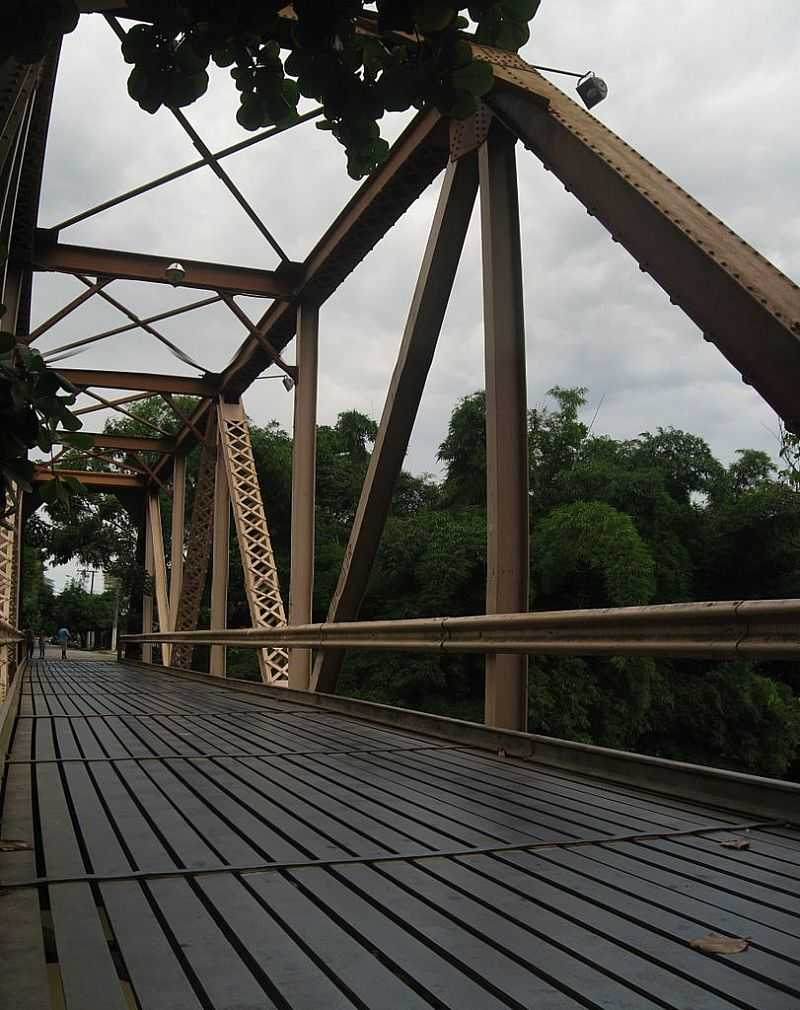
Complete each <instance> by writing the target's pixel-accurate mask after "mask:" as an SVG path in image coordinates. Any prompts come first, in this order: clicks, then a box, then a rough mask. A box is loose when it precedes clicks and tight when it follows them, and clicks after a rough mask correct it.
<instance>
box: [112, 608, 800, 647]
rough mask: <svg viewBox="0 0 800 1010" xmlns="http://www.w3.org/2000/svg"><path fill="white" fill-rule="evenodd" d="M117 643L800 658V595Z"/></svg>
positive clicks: (129, 638)
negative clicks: (791, 597) (782, 598)
mask: <svg viewBox="0 0 800 1010" xmlns="http://www.w3.org/2000/svg"><path fill="white" fill-rule="evenodd" d="M121 642H123V643H131V644H132V643H138V642H151V643H159V642H160V643H177V642H191V643H193V644H194V645H227V646H246V647H251V648H259V647H264V646H267V645H271V646H275V645H282V646H287V647H289V648H306V649H307V648H314V649H375V650H387V651H400V652H422V651H437V652H452V653H458V652H461V653H464V652H469V653H527V654H529V655H541V656H548V655H569V654H571V655H607V656H674V657H681V656H684V657H689V656H693V657H694V656H696V657H714V658H726V657H727V658H729V657H732V656H751V657H762V658H766V659H780V658H797V657H799V656H800V600H733V601H727V602H709V603H676V604H658V605H655V606H645V607H617V608H607V609H603V610H561V611H540V612H533V613H522V614H491V615H489V614H483V615H480V616H477V617H432V618H416V619H410V620H394V621H353V622H348V623H340V624H305V625H297V626H286V627H277V628H275V627H269V628H267V627H265V628H236V629H227V630H216V631H214V630H211V631H184V632H176V631H172V632H153V633H149V634H137V635H123V636H121Z"/></svg>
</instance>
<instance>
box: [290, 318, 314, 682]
mask: <svg viewBox="0 0 800 1010" xmlns="http://www.w3.org/2000/svg"><path fill="white" fill-rule="evenodd" d="M318 337H319V306H317V305H310V304H308V303H305V302H303V303H301V304H300V306H299V308H298V310H297V358H296V365H297V384H296V385H295V389H294V428H293V436H294V437H293V449H292V558H291V574H290V581H289V623H290V624H310V623H311V619H312V605H313V597H314V506H315V502H316V466H317V358H318V354H317V351H318ZM310 683H311V650H310V649H290V650H289V687H294V688H298V689H301V690H307V689H308V687H309V684H310Z"/></svg>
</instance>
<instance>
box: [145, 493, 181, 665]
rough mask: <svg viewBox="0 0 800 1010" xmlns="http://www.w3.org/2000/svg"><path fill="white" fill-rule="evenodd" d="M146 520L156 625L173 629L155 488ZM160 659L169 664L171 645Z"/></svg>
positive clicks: (162, 534)
mask: <svg viewBox="0 0 800 1010" xmlns="http://www.w3.org/2000/svg"><path fill="white" fill-rule="evenodd" d="M147 521H148V531H149V539H150V542H151V543H152V552H153V558H152V566H153V587H154V589H155V600H156V614H157V616H158V627H159V629H160V630H161V631H174V630H175V626H174V624H173V620H172V612H171V609H170V605H169V592H168V589H167V560H166V555H165V554H164V527H163V525H162V522H161V499H160V497H159V493H158V491H157V490H155V491H149V492H148V494H147ZM161 661H162V663H163V664H164V666H170V665H171V661H172V646H171V645H165V646H164V647H163V648H162V650H161Z"/></svg>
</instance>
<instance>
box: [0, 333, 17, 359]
mask: <svg viewBox="0 0 800 1010" xmlns="http://www.w3.org/2000/svg"><path fill="white" fill-rule="evenodd" d="M16 345H17V338H16V337H15V336H14V334H13V333H8V332H7V331H6V330H0V354H8V352H9V351H13V350H14V348H15V347H16Z"/></svg>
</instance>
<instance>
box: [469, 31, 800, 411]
mask: <svg viewBox="0 0 800 1010" xmlns="http://www.w3.org/2000/svg"><path fill="white" fill-rule="evenodd" d="M476 48H477V51H478V52H479V54H481V55H486V56H488V57H489V58H491V59H492V60H493V62H494V66H495V76H496V78H497V80H498V82H500V87H498V88H497V90H496V91H495V92H493V94H492V95H491V96H490V98H489V104H490V105H491V107H492V109H493V111H494V112H495V115H497V116H498V117H499V118H500V119H501V120H502V121H503V122H504V123H506V124H507V125H508V126H509V128H511V129H513V130H514V132H516V133H517V134H518V135H519V136H520V137H521V139H522V140H523V142H524V143H525V146H526V147H528V148H529V150H531V151H532V152H533V153H534V154H535V155H536V156H537V157H538V158H540V160H541V161H542V163H543V164H544V165H545V167H546V168H548V169H549V170H550V171H552V172H553V173H554V174H555V175H556V176H557V177H558V178H559V179H560V180H561V182H562V183H563V184H564V186H565V187H566V188H567V190H568V191H569V192H570V193H572V195H573V196H575V197H576V198H577V199H578V200H580V201H581V203H583V204H584V206H585V207H586V208H587V210H588V211H589V213H591V214H592V215H593V216H595V217H596V218H597V219H598V220H599V221H600V222H601V223H602V224H604V225H605V226H606V228H608V230H609V231H610V233H611V235H612V237H613V238H614V239H615V240H616V241H618V242H620V243H621V244H622V245H624V246H625V248H626V249H627V250H628V252H630V253H631V255H632V256H633V257H634V258H635V259H636V260H637V262H638V263H639V265H640V267H641V269H642V270H644V271H646V272H647V273H649V274H651V275H652V277H653V279H654V280H655V281H656V282H657V283H658V284H660V285H661V287H663V288H664V289H665V291H666V292H667V293H668V294H669V295H670V300H671V301H672V302H673V303H674V304H676V305H679V306H680V307H681V308H682V309H683V310H684V312H686V314H687V315H688V316H689V317H690V318H691V319H692V320H693V321H694V322H695V323H696V324H697V326H698V327H699V328H700V330H701V331H702V332H703V334H704V335H705V336H706V338H707V339H708V340H710V341H712V342H713V343H714V344H715V345H716V346H717V347H718V348H719V350H720V351H721V352H722V353H723V354H724V355H725V357H726V358H727V359H728V360H729V361H730V362H731V364H732V365H733V366H734V367H735V368H736V369H737V370H738V371H739V372H740V373H741V374H742V376H743V377H744V379H745V380H746V381H747V382H748V383H750V384H751V385H752V386H754V387H755V388H756V389H757V390H758V392H759V393H760V394H761V395H762V396H763V397H764V399H765V400H766V401H767V402H768V403H769V404H770V405H771V406H772V407H773V408H774V409H775V410H776V411H777V413H778V414H779V415H780V416H781V417H782V418H783V419H784V421H785V422H786V424H787V426H788V427H790V428H792V429H796V428H798V427H799V426H800V409H798V399H797V389H796V381H795V377H796V376H797V375H798V373H800V288H798V286H797V285H796V284H795V283H793V282H792V281H791V280H790V279H789V278H788V277H786V276H785V275H784V274H783V273H781V272H780V271H779V270H778V269H777V268H776V267H774V266H773V265H772V264H771V263H770V262H769V261H768V260H767V259H765V258H764V257H763V256H761V255H760V253H758V252H757V251H756V250H755V249H753V248H752V247H751V246H750V245H748V244H747V243H746V242H745V241H744V240H743V239H741V238H740V237H739V236H738V235H737V234H736V233H735V232H733V231H732V230H731V229H730V228H728V227H727V225H725V224H724V223H723V222H722V221H720V220H719V219H718V218H717V217H715V216H714V215H713V214H712V213H711V212H710V211H709V210H707V209H706V208H705V207H703V206H702V205H701V204H700V203H699V202H698V201H697V200H695V199H694V198H693V197H691V196H690V195H689V194H688V193H687V192H685V190H683V189H681V187H680V186H678V185H677V184H676V183H674V182H673V181H672V180H671V179H669V178H668V177H667V176H666V175H664V173H663V172H661V171H659V170H658V169H657V168H656V167H655V166H654V165H652V164H651V163H650V162H648V161H647V160H646V159H645V158H643V157H642V156H641V155H640V154H638V153H637V152H636V151H635V150H634V149H633V148H632V147H631V146H630V145H629V144H626V143H625V141H623V140H621V139H620V138H619V137H617V136H616V135H615V134H613V133H612V132H611V131H610V130H609V129H608V128H607V127H605V126H604V125H603V124H602V123H601V122H600V121H599V120H598V119H596V118H595V117H594V116H592V115H590V114H589V113H588V112H586V111H584V110H583V109H582V108H580V106H578V105H577V104H576V103H575V102H573V101H572V100H571V99H570V98H568V97H567V96H566V95H565V94H563V93H562V92H561V91H559V90H558V88H556V87H554V86H553V85H552V84H550V83H549V82H548V81H546V80H545V79H544V78H543V77H542V76H541V75H540V74H538V73H536V71H534V70H532V69H531V68H530V67H528V65H527V64H526V63H525V62H524V61H523V60H521V59H520V58H519V57H517V56H513V55H511V54H507V53H506V54H501V53H499V52H498V51H494V50H488V49H486V48H485V47H476ZM545 103H546V104H545Z"/></svg>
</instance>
